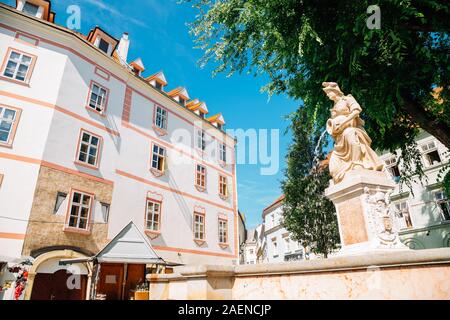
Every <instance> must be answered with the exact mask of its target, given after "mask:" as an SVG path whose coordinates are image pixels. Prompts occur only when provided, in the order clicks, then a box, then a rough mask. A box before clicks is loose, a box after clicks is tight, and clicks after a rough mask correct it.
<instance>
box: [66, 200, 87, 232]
mask: <svg viewBox="0 0 450 320" xmlns="http://www.w3.org/2000/svg"><path fill="white" fill-rule="evenodd" d="M92 201H93V196H92V195H90V194H86V193H83V192H80V191H74V192H73V193H72V197H71V201H70V207H69V208H70V209H69V221H68V223H67V224H68V226H69V227H70V228H75V229H82V230H87V229H88V226H89V218H90V216H91V207H92V206H91V204H92Z"/></svg>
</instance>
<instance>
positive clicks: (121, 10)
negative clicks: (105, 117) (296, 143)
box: [0, 0, 300, 228]
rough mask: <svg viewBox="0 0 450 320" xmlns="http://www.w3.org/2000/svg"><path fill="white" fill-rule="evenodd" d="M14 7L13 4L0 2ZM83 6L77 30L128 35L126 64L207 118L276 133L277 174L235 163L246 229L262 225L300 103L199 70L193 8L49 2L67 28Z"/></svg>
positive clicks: (137, 1)
mask: <svg viewBox="0 0 450 320" xmlns="http://www.w3.org/2000/svg"><path fill="white" fill-rule="evenodd" d="M0 1H2V2H5V3H7V4H9V5H15V0H7V1H5V0H0ZM74 4H75V5H79V6H80V8H81V32H83V33H84V34H87V32H88V31H89V29H91V28H92V27H94V26H95V25H99V26H100V27H102V28H103V29H104V30H106V31H107V32H109V33H110V34H112V35H113V36H115V37H116V38H118V39H119V38H120V37H121V35H122V33H123V32H128V33H129V35H130V40H131V44H130V52H129V55H128V58H129V59H130V61H132V60H133V59H135V58H137V57H141V58H142V60H143V62H144V64H145V67H146V73H145V74H144V75H150V74H152V73H154V72H156V71H159V70H163V71H164V74H165V75H166V77H167V80H168V82H169V85H168V87H167V88H166V89H167V90H170V89H172V88H175V87H177V86H185V87H186V88H187V89H188V92H189V95H190V96H191V97H192V98H195V97H198V98H199V99H201V100H203V101H205V102H206V103H207V105H208V108H209V111H210V114H215V113H218V112H222V113H223V115H224V117H225V120H226V122H227V126H226V127H227V128H233V129H234V128H242V129H244V130H246V129H249V128H256V129H280V155H279V157H280V170H279V172H278V174H276V175H272V176H262V175H261V174H260V165H249V164H247V165H245V164H243V165H238V167H237V177H238V194H239V208H240V210H241V211H242V212H244V213H245V215H246V219H247V227H250V228H252V227H255V226H256V225H257V224H259V223H260V222H261V213H262V209H263V208H264V207H266V206H267V205H269V204H270V203H271V202H272V201H274V200H275V199H276V198H277V197H278V196H279V195H280V194H281V191H280V180H281V179H282V177H283V172H282V170H283V169H284V168H285V161H284V157H285V153H286V150H287V147H288V145H289V143H290V136H289V135H287V136H286V135H284V131H285V128H286V126H287V125H288V122H287V121H286V120H284V119H283V117H284V116H285V115H287V114H289V113H291V112H293V111H294V110H295V109H296V108H297V106H298V105H299V104H300V102H299V101H293V100H291V99H289V98H287V97H285V96H273V97H271V99H270V100H268V95H267V94H266V93H261V92H260V88H261V87H262V86H263V85H264V84H265V83H266V79H264V78H263V77H259V78H254V77H253V76H251V75H233V76H232V77H230V78H226V77H225V75H218V76H216V77H215V78H212V76H211V71H212V65H209V66H207V67H206V68H205V69H200V68H199V67H198V64H197V60H198V59H199V58H200V57H201V56H202V52H201V51H200V50H198V49H193V46H194V44H193V39H192V38H191V36H190V35H189V34H188V27H187V26H186V23H187V22H191V21H193V20H194V18H195V14H196V10H195V9H193V8H191V7H190V5H189V4H186V3H184V4H178V3H177V2H176V1H175V0H146V1H142V0H127V1H122V0H108V1H106V0H103V1H101V0H78V1H71V0H53V1H52V7H53V11H55V12H56V23H58V24H62V25H65V24H66V20H67V17H68V14H67V13H66V9H67V7H68V6H69V5H74Z"/></svg>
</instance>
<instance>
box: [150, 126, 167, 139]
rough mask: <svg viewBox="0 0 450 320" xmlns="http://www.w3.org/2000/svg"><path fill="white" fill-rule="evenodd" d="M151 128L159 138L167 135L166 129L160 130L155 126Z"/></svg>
mask: <svg viewBox="0 0 450 320" xmlns="http://www.w3.org/2000/svg"><path fill="white" fill-rule="evenodd" d="M152 128H153V130H154V131H155V132H156V134H157V135H159V136H165V135H167V130H166V129H161V128H159V127H157V126H155V125H153V126H152Z"/></svg>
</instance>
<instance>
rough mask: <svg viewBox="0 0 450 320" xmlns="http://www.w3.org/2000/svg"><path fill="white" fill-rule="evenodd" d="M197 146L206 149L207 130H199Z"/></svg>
mask: <svg viewBox="0 0 450 320" xmlns="http://www.w3.org/2000/svg"><path fill="white" fill-rule="evenodd" d="M196 146H197V148H198V149H200V150H202V151H205V149H206V141H205V131H204V130H197V145H196Z"/></svg>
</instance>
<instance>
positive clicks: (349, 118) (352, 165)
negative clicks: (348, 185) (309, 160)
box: [322, 82, 384, 183]
mask: <svg viewBox="0 0 450 320" xmlns="http://www.w3.org/2000/svg"><path fill="white" fill-rule="evenodd" d="M322 86H323V91H325V93H326V94H327V96H328V98H329V99H330V100H332V101H333V102H334V106H333V108H332V109H331V118H330V119H328V121H327V132H328V133H329V134H330V135H331V136H332V137H333V139H334V142H335V143H334V149H333V152H332V154H331V158H330V163H329V169H330V174H331V176H332V178H333V181H334V183H339V182H341V181H342V179H343V178H344V176H345V174H346V173H347V172H349V171H351V170H357V169H367V170H376V171H382V170H383V168H384V165H383V163H382V162H381V160H380V159H379V157H378V155H377V154H376V153H375V151H373V150H372V148H371V147H370V145H371V143H372V140H371V139H370V137H369V136H368V135H367V133H366V131H365V130H364V127H363V126H364V121H363V120H362V119H361V118H360V117H359V114H360V113H361V111H362V108H361V106H360V105H359V104H358V102H357V101H356V99H355V98H354V97H353V96H352V95H351V94H349V95H344V93H343V92H342V91H341V89H339V86H338V84H337V83H335V82H324V83H322Z"/></svg>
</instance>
